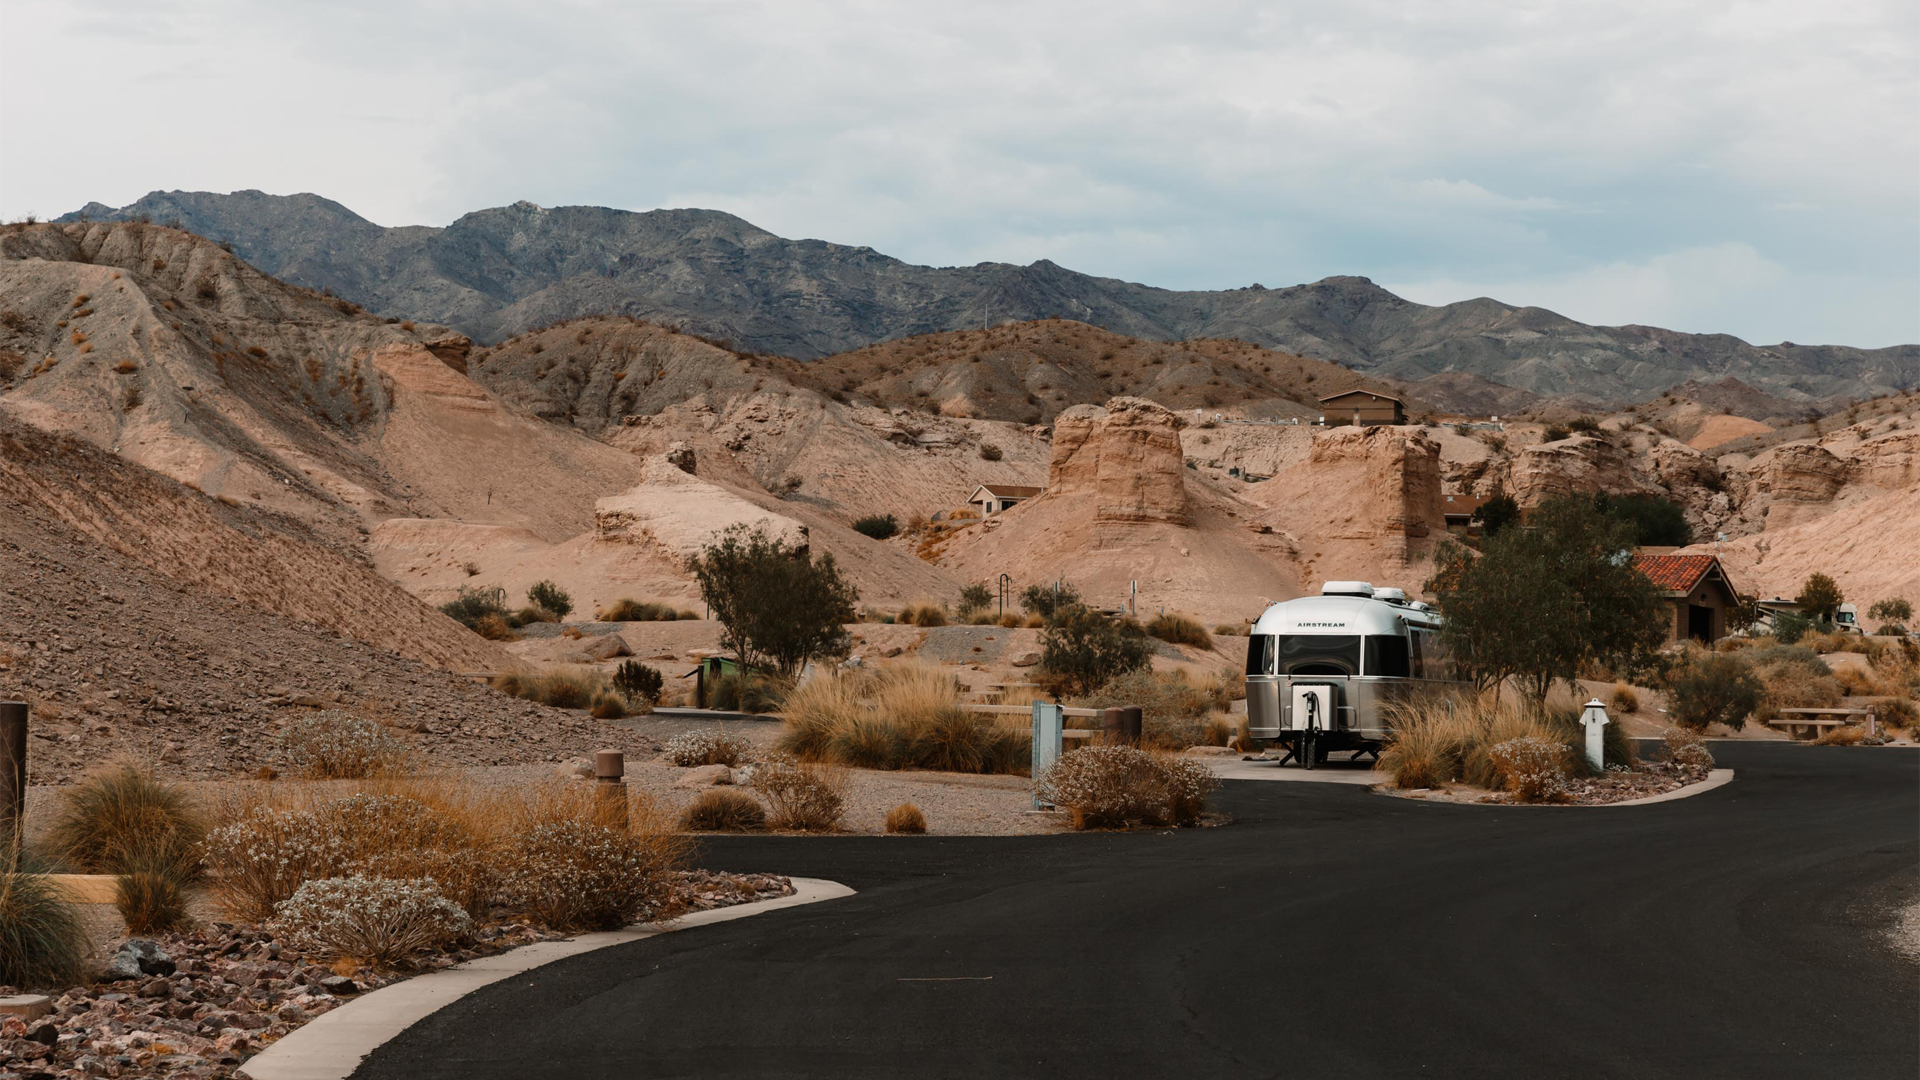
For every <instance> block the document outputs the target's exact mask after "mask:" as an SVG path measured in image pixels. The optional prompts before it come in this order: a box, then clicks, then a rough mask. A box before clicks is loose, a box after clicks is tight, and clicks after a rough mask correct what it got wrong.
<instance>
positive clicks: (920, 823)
mask: <svg viewBox="0 0 1920 1080" xmlns="http://www.w3.org/2000/svg"><path fill="white" fill-rule="evenodd" d="M887 831H888V832H890V833H912V834H914V835H918V834H920V833H924V832H926V831H927V815H925V814H923V813H921V812H920V808H919V807H918V806H915V805H914V804H912V803H910V802H903V803H901V804H900V805H899V806H896V807H894V808H893V809H891V810H889V811H887Z"/></svg>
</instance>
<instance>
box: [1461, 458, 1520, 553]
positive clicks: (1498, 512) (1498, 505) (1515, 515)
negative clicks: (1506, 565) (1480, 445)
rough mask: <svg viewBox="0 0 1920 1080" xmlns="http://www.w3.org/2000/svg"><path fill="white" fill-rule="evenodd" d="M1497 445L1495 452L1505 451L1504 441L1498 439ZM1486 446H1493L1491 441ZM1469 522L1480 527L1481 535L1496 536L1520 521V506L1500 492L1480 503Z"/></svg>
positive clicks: (1512, 498) (1511, 497)
mask: <svg viewBox="0 0 1920 1080" xmlns="http://www.w3.org/2000/svg"><path fill="white" fill-rule="evenodd" d="M1496 438H1497V437H1496ZM1499 443H1500V445H1499V446H1495V447H1494V449H1495V450H1504V449H1506V440H1505V439H1499ZM1488 445H1489V446H1492V445H1493V442H1492V440H1489V442H1488ZM1470 520H1471V521H1472V522H1473V523H1474V524H1475V525H1478V526H1480V532H1481V534H1482V535H1484V536H1496V535H1498V534H1499V532H1500V530H1501V529H1504V528H1506V527H1507V526H1508V525H1510V524H1512V523H1513V522H1515V521H1518V520H1520V504H1519V503H1518V502H1517V501H1515V499H1514V497H1513V496H1511V495H1508V494H1506V493H1505V492H1502V493H1500V494H1498V495H1495V496H1493V497H1491V498H1489V499H1488V500H1487V501H1486V502H1483V503H1481V504H1480V506H1479V508H1478V509H1476V510H1475V511H1474V512H1473V517H1472V518H1471V519H1470Z"/></svg>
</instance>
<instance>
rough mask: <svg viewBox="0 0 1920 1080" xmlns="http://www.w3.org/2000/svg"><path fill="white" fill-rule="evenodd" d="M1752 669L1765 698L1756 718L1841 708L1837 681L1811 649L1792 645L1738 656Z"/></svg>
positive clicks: (1756, 711)
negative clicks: (1750, 665)
mask: <svg viewBox="0 0 1920 1080" xmlns="http://www.w3.org/2000/svg"><path fill="white" fill-rule="evenodd" d="M1741 655H1742V656H1743V657H1745V658H1746V659H1748V660H1749V662H1751V663H1752V665H1753V674H1754V675H1755V676H1756V677H1758V678H1759V680H1760V683H1761V685H1762V686H1764V687H1765V688H1766V694H1765V696H1764V698H1763V699H1762V700H1761V703H1760V706H1759V708H1757V709H1756V710H1755V713H1754V715H1755V717H1756V718H1757V719H1761V720H1767V719H1771V718H1772V717H1774V716H1775V715H1777V714H1778V710H1780V709H1827V708H1832V707H1833V706H1835V705H1838V704H1840V698H1841V696H1842V690H1841V687H1840V680H1838V679H1836V678H1834V677H1833V669H1832V668H1830V667H1828V666H1827V662H1826V661H1824V660H1822V659H1820V656H1819V654H1818V653H1816V652H1814V651H1813V650H1812V649H1808V648H1804V647H1801V646H1793V645H1778V646H1775V647H1773V648H1770V649H1769V648H1758V649H1749V650H1747V651H1746V652H1745V653H1742V654H1741Z"/></svg>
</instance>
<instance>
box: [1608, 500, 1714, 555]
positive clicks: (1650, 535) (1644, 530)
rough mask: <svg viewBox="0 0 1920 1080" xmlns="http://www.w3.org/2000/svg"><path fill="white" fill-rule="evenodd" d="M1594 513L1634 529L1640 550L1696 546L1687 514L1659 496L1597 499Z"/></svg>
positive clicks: (1634, 539) (1634, 540)
mask: <svg viewBox="0 0 1920 1080" xmlns="http://www.w3.org/2000/svg"><path fill="white" fill-rule="evenodd" d="M1593 506H1594V509H1596V510H1598V511H1600V512H1601V513H1603V514H1606V515H1607V516H1609V517H1615V518H1619V519H1620V520H1622V521H1626V522H1629V523H1631V524H1632V525H1633V542H1634V543H1635V544H1636V545H1638V546H1640V547H1650V546H1658V547H1685V546H1686V545H1688V544H1691V543H1693V528H1692V526H1690V525H1688V524H1687V513H1686V511H1685V510H1684V509H1682V508H1681V506H1680V504H1679V503H1677V502H1674V501H1673V500H1672V499H1663V498H1661V497H1660V496H1658V495H1608V494H1606V493H1605V492H1601V493H1598V494H1596V495H1594V497H1593Z"/></svg>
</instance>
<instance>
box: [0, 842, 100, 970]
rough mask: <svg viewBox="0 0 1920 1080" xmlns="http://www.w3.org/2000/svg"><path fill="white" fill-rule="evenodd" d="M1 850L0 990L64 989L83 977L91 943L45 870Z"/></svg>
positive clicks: (2, 847)
mask: <svg viewBox="0 0 1920 1080" xmlns="http://www.w3.org/2000/svg"><path fill="white" fill-rule="evenodd" d="M10 849H11V845H0V985H4V986H18V987H22V988H33V987H45V988H64V987H68V986H72V985H73V984H75V983H77V982H80V981H81V980H82V979H83V978H84V977H85V970H86V964H87V956H88V953H89V951H90V950H91V939H90V937H89V936H88V933H87V928H86V924H85V923H83V922H81V920H80V913H79V911H78V909H76V908H75V907H74V906H73V904H72V903H70V902H68V900H67V898H66V896H65V894H64V893H62V892H61V890H60V887H59V886H58V885H56V884H54V883H53V881H52V880H51V879H49V878H48V877H46V875H45V874H43V873H42V872H41V870H42V868H41V867H40V866H38V865H36V864H34V863H32V862H30V861H26V860H24V859H22V858H21V857H19V856H17V855H15V854H13V853H12V852H11V850H10Z"/></svg>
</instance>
